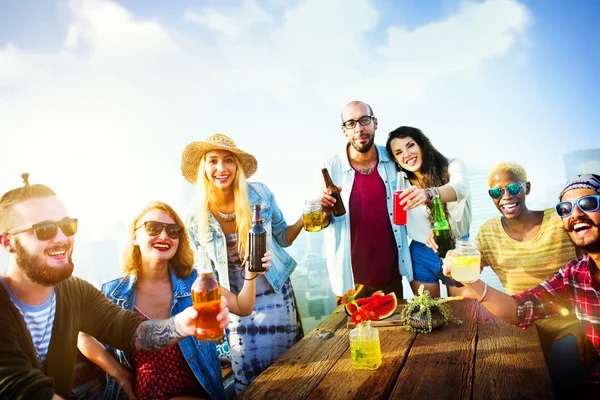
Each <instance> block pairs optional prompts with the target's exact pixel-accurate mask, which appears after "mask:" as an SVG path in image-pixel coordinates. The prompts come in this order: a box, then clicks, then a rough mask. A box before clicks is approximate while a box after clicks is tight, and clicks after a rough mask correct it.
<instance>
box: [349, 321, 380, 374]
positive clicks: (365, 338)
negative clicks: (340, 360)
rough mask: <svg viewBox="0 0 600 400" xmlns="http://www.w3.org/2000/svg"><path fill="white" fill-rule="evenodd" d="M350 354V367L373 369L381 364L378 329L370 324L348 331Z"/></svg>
mask: <svg viewBox="0 0 600 400" xmlns="http://www.w3.org/2000/svg"><path fill="white" fill-rule="evenodd" d="M350 356H351V358H352V368H354V369H367V370H375V369H377V368H379V366H380V365H381V347H380V345H379V331H378V330H377V328H372V327H371V326H370V325H368V324H367V325H366V326H362V327H358V326H357V327H356V328H354V329H352V330H351V331H350Z"/></svg>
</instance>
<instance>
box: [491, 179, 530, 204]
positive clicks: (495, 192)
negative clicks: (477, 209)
mask: <svg viewBox="0 0 600 400" xmlns="http://www.w3.org/2000/svg"><path fill="white" fill-rule="evenodd" d="M525 183H526V182H521V183H511V184H509V185H507V186H506V189H503V188H499V187H494V188H491V189H490V190H488V193H489V194H490V197H491V198H492V199H494V200H497V199H499V198H500V197H502V195H503V194H504V190H506V191H508V193H509V194H510V195H511V196H516V195H518V194H519V193H521V188H524V187H525V186H524V185H525Z"/></svg>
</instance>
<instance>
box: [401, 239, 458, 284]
mask: <svg viewBox="0 0 600 400" xmlns="http://www.w3.org/2000/svg"><path fill="white" fill-rule="evenodd" d="M409 249H410V258H411V260H412V265H413V275H414V278H415V281H417V282H422V283H438V282H439V281H442V282H443V283H447V284H448V286H456V285H454V282H452V279H448V278H447V277H446V276H445V275H444V270H443V268H442V260H441V259H440V257H439V256H438V255H437V253H436V252H435V251H433V250H431V249H430V248H429V247H427V246H426V245H425V244H424V243H421V242H417V241H416V240H413V241H412V242H411V243H410V247H409Z"/></svg>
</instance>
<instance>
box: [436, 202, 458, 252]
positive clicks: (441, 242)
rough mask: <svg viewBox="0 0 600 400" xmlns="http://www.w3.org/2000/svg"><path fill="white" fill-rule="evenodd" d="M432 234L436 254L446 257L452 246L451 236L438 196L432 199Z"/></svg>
mask: <svg viewBox="0 0 600 400" xmlns="http://www.w3.org/2000/svg"><path fill="white" fill-rule="evenodd" d="M432 229H433V235H434V236H435V241H436V243H437V245H438V256H440V258H444V257H446V253H447V252H448V250H452V249H453V248H454V243H453V242H452V237H451V235H450V225H449V224H448V221H447V220H446V217H445V216H444V210H443V209H442V202H441V201H440V199H439V198H435V199H434V200H433V226H432Z"/></svg>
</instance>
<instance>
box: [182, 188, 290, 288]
mask: <svg viewBox="0 0 600 400" xmlns="http://www.w3.org/2000/svg"><path fill="white" fill-rule="evenodd" d="M247 190H248V200H249V202H250V207H252V206H253V205H254V204H260V206H261V210H262V217H263V219H264V222H263V226H264V228H265V230H266V231H267V251H270V252H271V267H270V268H269V269H268V270H267V272H265V277H266V278H267V280H268V281H269V283H270V284H271V286H273V289H274V290H275V291H276V292H278V293H279V292H281V288H282V286H283V284H284V283H285V282H286V281H287V279H288V278H289V277H290V275H291V274H292V272H293V271H294V269H295V268H296V261H295V260H294V259H293V258H292V257H291V256H290V255H289V254H288V253H287V252H286V251H285V250H284V249H283V247H288V246H290V244H291V243H289V242H288V241H287V239H286V238H285V232H286V230H287V228H288V224H287V222H286V221H285V218H284V217H283V214H282V212H281V210H280V209H279V207H278V206H277V202H276V201H275V196H274V195H273V192H271V191H270V190H269V188H268V187H267V186H266V185H264V184H263V183H259V182H248V186H247ZM207 212H208V211H207ZM208 213H209V223H208V237H207V243H204V245H206V246H207V247H208V254H209V256H210V258H211V260H212V262H213V265H214V268H215V270H216V272H217V278H218V280H219V282H220V283H221V285H222V286H223V287H225V288H227V289H230V284H229V271H228V263H227V240H226V239H225V235H224V234H223V230H222V229H221V225H219V223H218V222H217V220H216V218H215V217H214V216H213V215H212V214H211V213H210V212H208ZM189 232H190V237H191V239H192V242H193V243H194V246H195V247H196V248H198V246H200V239H199V238H200V235H199V234H198V225H197V224H195V223H194V221H193V220H192V221H191V222H190V228H189ZM273 239H275V240H273Z"/></svg>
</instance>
